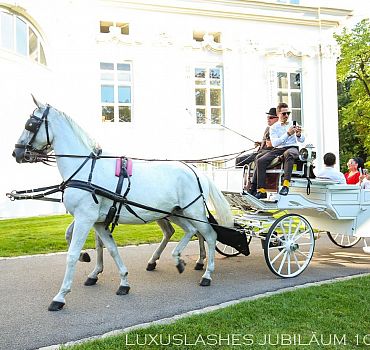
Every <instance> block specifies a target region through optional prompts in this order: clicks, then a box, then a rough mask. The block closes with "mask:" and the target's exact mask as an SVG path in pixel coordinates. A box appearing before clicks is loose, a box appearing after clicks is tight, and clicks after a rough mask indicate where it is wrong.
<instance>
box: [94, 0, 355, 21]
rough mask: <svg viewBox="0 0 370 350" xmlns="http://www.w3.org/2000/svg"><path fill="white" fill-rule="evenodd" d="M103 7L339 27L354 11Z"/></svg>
mask: <svg viewBox="0 0 370 350" xmlns="http://www.w3.org/2000/svg"><path fill="white" fill-rule="evenodd" d="M100 2H101V4H102V5H103V6H106V5H107V4H108V3H109V4H111V5H112V6H117V7H124V8H128V9H133V10H145V11H154V12H163V13H176V14H186V15H198V16H206V17H219V18H229V19H239V20H251V21H260V22H272V23H285V24H295V25H304V26H316V27H317V26H321V27H337V26H338V25H339V23H340V21H341V20H343V19H345V18H346V17H349V16H351V15H352V11H351V10H347V9H336V8H327V7H322V8H320V7H309V6H301V5H292V4H280V3H271V2H263V1H257V0H197V1H195V0H157V1H156V2H155V1H150V0H127V1H126V0H125V1H123V0H100Z"/></svg>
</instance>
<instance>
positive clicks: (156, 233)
mask: <svg viewBox="0 0 370 350" xmlns="http://www.w3.org/2000/svg"><path fill="white" fill-rule="evenodd" d="M72 220H73V218H72V216H70V215H53V216H45V217H30V218H22V219H9V220H1V221H0V256H1V257H10V256H18V255H27V254H40V253H50V252H58V251H66V250H67V243H66V241H65V238H64V233H65V230H66V228H67V227H68V225H69V224H70V223H71V222H72ZM175 228H176V232H175V234H174V236H173V237H172V239H173V240H179V239H180V238H181V237H182V235H183V231H182V230H181V229H180V228H179V227H175ZM113 236H114V239H115V240H116V242H117V244H118V245H120V246H122V245H129V244H141V243H153V242H160V240H161V239H162V231H161V229H160V228H159V226H158V225H157V224H156V223H151V224H146V225H118V226H117V227H116V228H115V230H114V232H113ZM94 246H95V238H94V235H93V232H90V234H89V236H88V239H87V241H86V244H85V248H94Z"/></svg>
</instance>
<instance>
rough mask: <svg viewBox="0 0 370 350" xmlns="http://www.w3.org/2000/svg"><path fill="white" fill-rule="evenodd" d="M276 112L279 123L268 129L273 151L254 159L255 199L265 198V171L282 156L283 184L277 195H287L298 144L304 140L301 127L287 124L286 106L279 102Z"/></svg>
mask: <svg viewBox="0 0 370 350" xmlns="http://www.w3.org/2000/svg"><path fill="white" fill-rule="evenodd" d="M276 111H277V115H278V117H279V121H278V122H276V123H275V124H274V125H272V126H271V127H270V139H271V143H272V146H273V147H274V149H273V150H272V151H270V152H268V153H266V154H265V155H263V156H262V157H260V158H258V159H256V171H257V194H256V195H255V197H256V198H258V199H262V198H266V197H267V193H266V189H265V186H266V185H265V181H266V169H267V167H268V166H269V164H270V163H271V161H272V160H273V159H274V158H276V157H278V156H284V182H283V187H282V188H281V190H280V192H279V194H280V195H282V196H286V195H287V194H288V193H289V184H290V179H291V176H292V171H293V164H294V161H295V160H296V159H297V158H298V157H299V146H298V142H304V140H305V138H304V135H302V129H301V127H300V126H298V125H296V124H295V123H293V122H288V118H289V115H290V113H291V112H290V111H289V108H288V105H287V104H286V103H284V102H281V103H279V105H278V106H277V109H276Z"/></svg>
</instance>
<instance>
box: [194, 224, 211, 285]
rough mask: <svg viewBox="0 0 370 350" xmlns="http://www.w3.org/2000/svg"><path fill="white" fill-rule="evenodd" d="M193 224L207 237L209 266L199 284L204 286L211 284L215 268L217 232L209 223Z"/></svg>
mask: <svg viewBox="0 0 370 350" xmlns="http://www.w3.org/2000/svg"><path fill="white" fill-rule="evenodd" d="M193 225H194V226H195V227H196V228H197V229H198V231H199V232H200V233H201V235H202V236H203V237H204V238H205V240H206V242H207V245H208V260H207V268H206V271H205V272H204V274H203V276H202V279H201V280H200V282H199V285H200V286H202V287H207V286H210V285H211V281H212V278H211V274H212V273H213V272H214V270H215V252H216V238H217V234H216V232H215V231H214V230H213V229H212V228H211V226H210V225H209V224H207V223H201V222H194V223H193Z"/></svg>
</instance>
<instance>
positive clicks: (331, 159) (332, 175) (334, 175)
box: [316, 152, 346, 184]
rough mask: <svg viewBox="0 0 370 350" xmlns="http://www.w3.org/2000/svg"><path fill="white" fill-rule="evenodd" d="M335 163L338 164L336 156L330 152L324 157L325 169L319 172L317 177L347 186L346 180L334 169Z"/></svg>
mask: <svg viewBox="0 0 370 350" xmlns="http://www.w3.org/2000/svg"><path fill="white" fill-rule="evenodd" d="M335 162H336V157H335V154H334V153H330V152H329V153H326V154H325V155H324V164H325V167H324V168H323V169H321V170H319V171H318V172H317V174H316V177H317V178H324V179H329V180H333V181H336V182H339V183H341V184H345V183H346V178H345V177H344V175H343V174H342V173H341V172H340V171H339V170H337V169H335V168H334V165H335Z"/></svg>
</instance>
